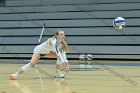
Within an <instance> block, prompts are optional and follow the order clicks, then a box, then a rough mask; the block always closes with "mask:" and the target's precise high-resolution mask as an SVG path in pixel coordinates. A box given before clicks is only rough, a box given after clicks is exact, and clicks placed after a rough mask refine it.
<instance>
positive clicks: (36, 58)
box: [9, 53, 40, 80]
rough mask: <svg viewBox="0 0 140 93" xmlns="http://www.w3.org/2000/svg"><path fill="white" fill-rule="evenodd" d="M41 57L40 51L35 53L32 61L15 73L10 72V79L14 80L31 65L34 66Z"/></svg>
mask: <svg viewBox="0 0 140 93" xmlns="http://www.w3.org/2000/svg"><path fill="white" fill-rule="evenodd" d="M39 59H40V54H39V53H35V54H33V56H32V58H31V61H30V63H28V64H26V65H24V66H22V67H21V68H20V70H18V71H17V72H16V73H15V74H10V75H9V79H10V80H14V79H15V78H16V77H17V76H18V75H19V74H22V73H23V72H25V71H27V70H28V69H29V68H30V67H34V66H35V64H36V63H37V62H38V60H39Z"/></svg>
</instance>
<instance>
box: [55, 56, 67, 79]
mask: <svg viewBox="0 0 140 93" xmlns="http://www.w3.org/2000/svg"><path fill="white" fill-rule="evenodd" d="M54 77H57V78H64V77H65V75H64V74H63V73H62V72H61V62H60V60H59V58H57V61H56V70H55V75H54Z"/></svg>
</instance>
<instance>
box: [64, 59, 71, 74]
mask: <svg viewBox="0 0 140 93" xmlns="http://www.w3.org/2000/svg"><path fill="white" fill-rule="evenodd" d="M63 65H64V71H65V72H67V73H68V72H69V71H70V68H69V64H68V62H64V63H63Z"/></svg>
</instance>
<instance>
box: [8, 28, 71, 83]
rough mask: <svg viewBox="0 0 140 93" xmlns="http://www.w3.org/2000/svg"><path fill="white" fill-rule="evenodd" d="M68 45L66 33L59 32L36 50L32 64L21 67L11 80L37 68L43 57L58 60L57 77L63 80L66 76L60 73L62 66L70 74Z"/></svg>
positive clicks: (11, 76)
mask: <svg viewBox="0 0 140 93" xmlns="http://www.w3.org/2000/svg"><path fill="white" fill-rule="evenodd" d="M67 51H68V45H67V43H66V42H65V34H64V31H62V30H58V31H57V32H56V33H55V35H54V36H53V37H52V38H49V39H48V40H47V41H45V42H44V43H42V44H40V45H37V46H36V47H35V48H34V52H33V56H32V58H31V61H30V63H28V64H26V65H24V66H22V67H21V69H20V70H19V71H17V72H16V73H15V74H10V75H9V79H10V80H15V79H16V77H17V76H18V75H19V74H22V73H23V72H25V71H27V70H28V69H29V68H30V67H35V65H36V63H37V62H38V60H39V59H40V57H42V56H46V57H54V58H57V61H56V72H55V75H54V76H55V77H59V78H63V77H64V74H62V73H61V72H60V68H61V65H63V67H64V71H65V72H69V64H68V60H67V57H66V52H67Z"/></svg>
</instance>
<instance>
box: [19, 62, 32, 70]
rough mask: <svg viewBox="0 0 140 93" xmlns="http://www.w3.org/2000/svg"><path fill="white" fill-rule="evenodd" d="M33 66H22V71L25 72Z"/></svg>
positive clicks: (29, 64)
mask: <svg viewBox="0 0 140 93" xmlns="http://www.w3.org/2000/svg"><path fill="white" fill-rule="evenodd" d="M31 66H32V65H31V63H28V64H26V65H24V66H22V67H21V69H22V70H23V71H27V70H28V69H29V68H30V67H31Z"/></svg>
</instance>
